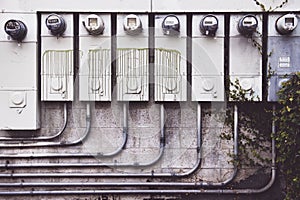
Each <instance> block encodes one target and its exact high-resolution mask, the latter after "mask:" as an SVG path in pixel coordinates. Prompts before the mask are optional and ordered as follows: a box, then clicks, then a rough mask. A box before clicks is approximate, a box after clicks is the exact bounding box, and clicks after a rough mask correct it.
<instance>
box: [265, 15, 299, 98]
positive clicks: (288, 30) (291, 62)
mask: <svg viewBox="0 0 300 200" xmlns="http://www.w3.org/2000/svg"><path fill="white" fill-rule="evenodd" d="M298 19H299V16H297V15H295V14H270V15H269V23H268V55H269V57H268V67H269V69H268V73H269V74H268V77H269V83H268V101H277V100H278V97H277V92H278V91H279V89H280V88H281V85H282V83H283V82H285V81H287V80H288V79H289V78H290V77H289V76H290V75H291V74H293V73H294V72H299V71H300V66H299V63H300V57H299V51H298V49H299V46H300V27H299V25H298ZM297 25H298V26H297Z"/></svg>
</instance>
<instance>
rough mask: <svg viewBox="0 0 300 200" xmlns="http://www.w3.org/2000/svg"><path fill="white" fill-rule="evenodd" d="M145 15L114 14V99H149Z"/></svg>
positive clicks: (147, 30)
mask: <svg viewBox="0 0 300 200" xmlns="http://www.w3.org/2000/svg"><path fill="white" fill-rule="evenodd" d="M148 26H149V25H148V15H145V14H137V15H134V14H119V15H117V35H116V39H117V58H116V63H117V72H116V76H117V100H118V101H148V100H149V56H148V55H149V53H148V52H149V45H148V43H149V33H148V32H149V29H148Z"/></svg>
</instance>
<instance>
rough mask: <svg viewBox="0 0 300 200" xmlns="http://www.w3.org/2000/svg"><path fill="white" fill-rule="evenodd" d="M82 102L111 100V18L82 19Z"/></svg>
mask: <svg viewBox="0 0 300 200" xmlns="http://www.w3.org/2000/svg"><path fill="white" fill-rule="evenodd" d="M79 58H80V69H79V100H80V101H110V100H111V16H110V15H109V14H98V13H95V14H80V16H79Z"/></svg>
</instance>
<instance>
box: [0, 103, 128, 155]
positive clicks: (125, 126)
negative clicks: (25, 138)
mask: <svg viewBox="0 0 300 200" xmlns="http://www.w3.org/2000/svg"><path fill="white" fill-rule="evenodd" d="M65 114H66V113H65ZM65 125H66V124H65ZM127 127H128V125H127V107H126V104H125V103H124V104H123V141H122V144H121V145H120V147H119V148H118V149H116V150H115V151H114V152H111V153H106V154H104V153H96V154H86V153H84V154H74V153H73V154H72V153H59V154H57V153H53V154H51V153H44V154H11V155H5V154H2V155H0V158H58V157H60V158H62V157H63V158H68V157H71V158H74V157H111V156H115V155H117V154H118V153H120V152H121V151H122V150H123V149H124V148H125V145H126V143H127V139H128V128H127ZM64 129H65V128H64ZM89 129H90V127H89ZM84 138H85V135H84ZM31 144H32V143H31ZM31 144H28V145H27V144H26V147H28V148H29V147H38V146H36V145H35V143H33V145H34V146H32V145H31ZM1 147H2V148H5V147H7V146H6V145H5V146H4V145H3V146H1V145H0V148H1ZM8 147H10V148H12V147H20V145H16V144H13V145H9V146H8ZM21 147H24V146H23V143H22V146H21ZM43 147H44V146H43Z"/></svg>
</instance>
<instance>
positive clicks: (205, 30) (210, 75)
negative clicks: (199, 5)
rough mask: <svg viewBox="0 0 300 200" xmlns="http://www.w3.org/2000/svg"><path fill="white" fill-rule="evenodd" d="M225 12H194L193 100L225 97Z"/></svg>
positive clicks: (211, 99) (217, 99) (215, 99)
mask: <svg viewBox="0 0 300 200" xmlns="http://www.w3.org/2000/svg"><path fill="white" fill-rule="evenodd" d="M224 37H225V33H224V15H210V14H204V15H201V14H199V15H193V24H192V101H224V96H225V95H224V93H225V90H224Z"/></svg>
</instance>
